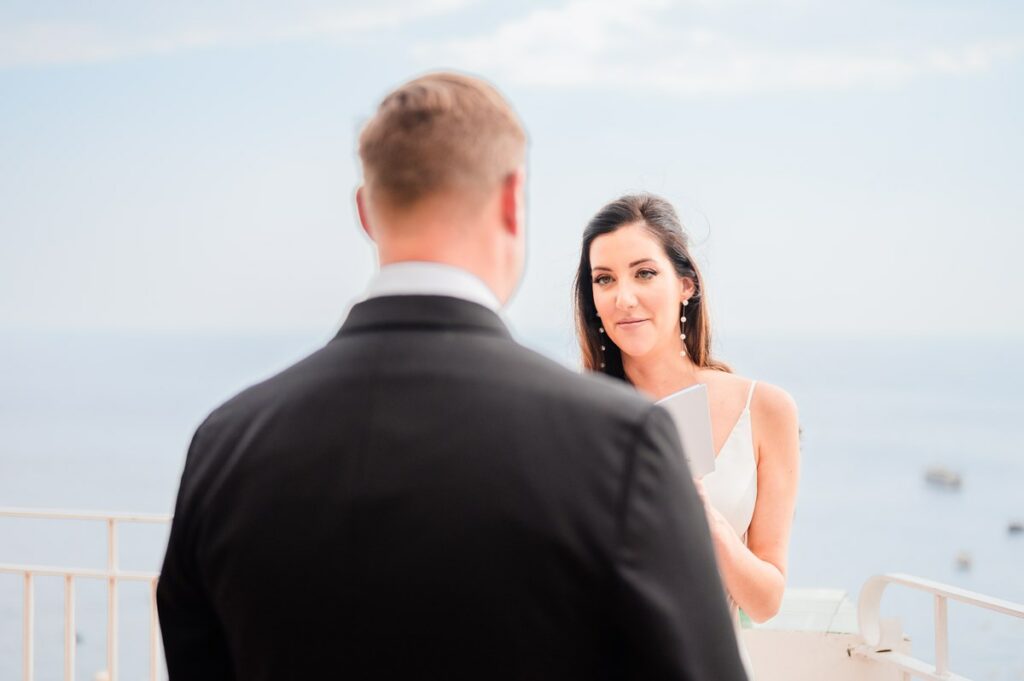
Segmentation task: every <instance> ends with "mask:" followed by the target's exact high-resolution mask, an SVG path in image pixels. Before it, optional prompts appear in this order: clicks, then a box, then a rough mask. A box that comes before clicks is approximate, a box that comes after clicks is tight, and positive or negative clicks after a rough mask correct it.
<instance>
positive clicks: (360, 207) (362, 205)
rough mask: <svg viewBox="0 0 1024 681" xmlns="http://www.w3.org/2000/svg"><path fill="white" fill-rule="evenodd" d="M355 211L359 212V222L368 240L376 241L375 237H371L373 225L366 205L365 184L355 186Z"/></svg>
mask: <svg viewBox="0 0 1024 681" xmlns="http://www.w3.org/2000/svg"><path fill="white" fill-rule="evenodd" d="M356 212H358V213H359V224H360V225H362V227H363V231H364V232H366V236H368V237H370V241H373V242H376V239H374V238H373V226H372V225H371V224H370V211H369V210H368V209H367V207H366V186H365V185H359V187H358V188H356Z"/></svg>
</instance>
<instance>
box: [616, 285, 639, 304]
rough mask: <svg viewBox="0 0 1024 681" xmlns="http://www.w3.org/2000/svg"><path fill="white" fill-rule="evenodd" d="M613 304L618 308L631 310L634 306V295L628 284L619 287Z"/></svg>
mask: <svg viewBox="0 0 1024 681" xmlns="http://www.w3.org/2000/svg"><path fill="white" fill-rule="evenodd" d="M615 305H616V306H617V307H618V308H619V309H620V310H631V309H633V308H634V307H636V296H635V295H634V294H633V292H632V291H631V290H630V289H629V287H628V286H623V287H620V288H619V292H618V295H617V296H616V297H615Z"/></svg>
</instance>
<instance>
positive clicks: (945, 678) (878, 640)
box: [854, 573, 1024, 681]
mask: <svg viewBox="0 0 1024 681" xmlns="http://www.w3.org/2000/svg"><path fill="white" fill-rule="evenodd" d="M889 584H898V585H900V586H905V587H909V588H911V589H916V590H918V591H925V592H927V593H930V594H932V596H933V597H934V599H935V664H934V665H932V664H929V663H928V662H925V661H923V660H919V659H917V658H915V657H912V656H910V655H905V654H903V653H899V652H896V651H895V649H894V648H891V647H886V648H884V649H879V646H880V645H885V644H886V643H887V642H883V641H882V638H883V637H882V620H881V603H882V593H883V592H884V591H885V588H886V587H887V586H888V585H889ZM950 599H952V600H954V601H959V602H961V603H966V604H968V605H973V606H975V607H979V608H984V609H985V610H992V611H993V612H998V613H1002V614H1004V615H1010V616H1011V617H1019V618H1021V619H1024V604H1022V603H1014V602H1012V601H1007V600H1003V599H1000V598H993V597H991V596H986V595H984V594H979V593H976V592H974V591H968V590H966V589H961V588H959V587H956V586H950V585H948V584H942V583H941V582H935V581H932V580H930V579H922V578H920V577H914V576H912V575H905V574H900V573H892V574H884V575H876V576H874V577H872V578H870V579H869V580H868V581H866V582H865V583H864V587H863V588H862V589H861V592H860V598H859V599H858V602H857V622H858V624H859V626H860V636H861V638H862V639H863V640H864V643H863V644H861V645H860V646H858V647H857V648H856V649H855V650H854V652H855V653H857V654H858V655H860V656H862V657H867V658H870V659H873V660H878V661H880V662H885V663H887V664H890V665H893V666H895V667H897V668H898V669H900V670H901V671H902V672H904V673H905V674H908V675H909V676H914V677H918V678H922V679H928V680H929V681H967V680H966V679H965V678H964V677H962V676H959V675H957V674H954V673H953V672H951V671H950V669H949V617H948V610H947V602H948V601H949V600H950Z"/></svg>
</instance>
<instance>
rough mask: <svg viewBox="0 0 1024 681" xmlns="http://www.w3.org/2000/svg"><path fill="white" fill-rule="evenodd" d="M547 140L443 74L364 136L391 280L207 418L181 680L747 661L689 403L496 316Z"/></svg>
mask: <svg viewBox="0 0 1024 681" xmlns="http://www.w3.org/2000/svg"><path fill="white" fill-rule="evenodd" d="M525 146H526V140H525V134H524V132H523V130H522V128H521V126H520V124H519V122H518V121H517V119H516V117H515V115H514V114H513V113H512V111H511V109H510V108H509V106H508V104H507V103H506V102H505V101H504V100H503V99H502V98H501V96H500V95H499V94H498V93H497V92H496V91H495V90H493V89H492V88H491V87H490V86H488V85H486V84H485V83H483V82H481V81H479V80H476V79H473V78H469V77H466V76H461V75H454V74H445V73H438V74H433V75H428V76H424V77H422V78H418V79H416V80H414V81H412V82H410V83H407V84H405V85H403V86H402V87H400V88H398V89H397V90H396V91H394V92H392V93H391V94H390V95H389V96H388V97H387V98H385V100H384V101H383V103H382V104H381V105H380V108H379V110H378V111H377V113H376V115H375V116H374V117H373V119H372V120H370V122H369V123H368V124H367V126H366V127H365V129H364V130H363V132H362V135H361V137H360V141H359V153H360V156H361V159H362V164H363V175H364V184H363V186H362V187H361V188H360V189H359V190H358V192H357V196H356V199H357V204H358V209H359V217H360V220H361V221H362V224H363V227H364V229H365V230H366V232H367V233H368V234H369V235H370V237H371V238H372V239H373V241H374V242H375V243H376V245H377V249H378V254H379V259H380V265H381V270H380V273H379V274H378V275H377V276H376V277H375V278H374V280H373V281H372V282H371V284H370V288H369V292H368V295H367V299H366V300H365V301H364V302H361V303H359V304H358V305H356V306H355V307H354V308H353V309H352V311H351V313H350V314H349V316H348V319H347V321H346V322H345V323H344V325H343V327H342V329H341V331H340V332H339V333H338V335H337V337H336V338H335V339H334V340H333V341H331V342H330V343H329V344H328V345H327V346H326V347H325V348H323V349H322V350H320V351H318V352H316V353H314V354H313V355H311V356H310V357H307V358H306V359H304V360H303V361H301V362H299V363H298V364H296V365H295V366H293V367H291V368H289V369H287V370H285V371H284V372H282V373H281V374H279V375H277V376H275V377H274V378H271V379H270V380H268V381H266V382H264V383H261V384H259V385H257V386H255V387H252V388H250V389H248V390H246V391H244V392H243V393H241V394H240V395H238V396H237V397H235V398H233V399H232V400H230V401H228V402H227V403H226V404H224V405H223V406H221V407H220V408H218V409H217V410H216V411H214V412H213V413H212V414H211V415H210V416H209V418H208V419H207V420H206V421H205V422H204V423H203V424H202V426H200V428H199V429H198V431H197V432H196V435H195V438H194V440H193V442H192V446H191V448H190V450H189V453H188V458H187V461H186V463H185V471H184V474H183V475H182V480H181V488H180V491H179V496H178V502H177V511H176V514H175V518H174V523H173V526H172V528H171V536H170V541H169V545H168V548H167V556H166V558H165V562H164V568H163V574H162V577H161V579H160V585H159V589H158V592H157V598H158V603H159V608H160V621H161V625H162V629H163V637H164V646H165V650H166V654H167V663H168V669H169V671H170V676H171V679H172V681H178V680H181V681H195V680H202V679H239V680H244V681H257V680H260V679H310V680H312V679H324V678H350V679H560V680H571V679H588V680H590V679H616V678H634V679H707V680H711V679H714V680H715V681H722V680H731V679H741V678H744V676H743V671H742V667H741V664H740V661H739V657H738V653H737V646H736V641H735V636H734V633H733V629H732V625H731V622H730V620H729V618H728V614H727V612H726V606H725V599H724V595H723V591H722V585H721V583H720V581H719V578H718V574H717V572H716V568H715V563H714V556H713V552H712V547H711V544H710V540H709V533H708V529H707V525H706V521H705V518H704V512H703V509H702V507H701V504H700V502H699V500H698V498H697V495H696V492H695V490H694V487H693V485H692V483H691V482H690V480H689V476H688V472H687V470H686V467H685V463H684V461H683V458H682V454H681V452H680V445H679V440H678V437H677V435H676V433H675V431H674V429H673V425H672V423H671V421H670V417H669V416H668V415H667V414H666V413H665V412H664V411H663V410H661V409H660V408H657V407H654V406H652V405H651V404H650V403H649V402H647V401H646V400H644V399H642V398H640V397H639V396H638V395H636V394H635V393H634V392H633V391H630V390H628V389H627V388H625V387H623V386H621V385H613V384H611V382H609V381H606V380H601V379H598V378H595V377H582V376H578V375H575V374H573V373H571V372H569V371H567V370H565V369H563V368H561V367H559V366H558V365H556V364H555V363H553V362H550V361H548V360H546V359H544V358H542V357H540V356H539V355H537V354H535V353H533V352H530V351H528V350H526V349H524V348H522V347H520V346H519V345H517V344H516V343H515V342H514V341H513V340H512V338H511V337H510V335H509V332H508V330H507V329H506V328H505V327H504V325H503V324H502V322H501V321H500V319H499V317H498V316H497V314H495V311H496V310H497V309H498V308H499V307H500V306H501V305H502V304H504V303H505V302H506V301H507V300H508V299H509V297H510V296H511V295H512V293H513V290H514V289H515V287H516V285H517V282H518V281H519V278H520V274H521V270H522V264H523V258H524V224H523V213H524V211H523V187H524V170H523V167H524V157H525Z"/></svg>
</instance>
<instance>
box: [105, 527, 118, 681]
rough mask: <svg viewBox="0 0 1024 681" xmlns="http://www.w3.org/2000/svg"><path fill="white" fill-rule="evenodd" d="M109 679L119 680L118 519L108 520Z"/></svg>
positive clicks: (112, 680)
mask: <svg viewBox="0 0 1024 681" xmlns="http://www.w3.org/2000/svg"><path fill="white" fill-rule="evenodd" d="M107 573H108V575H109V582H108V585H107V681H117V576H116V573H117V521H116V520H115V519H114V518H110V519H108V520H107Z"/></svg>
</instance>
